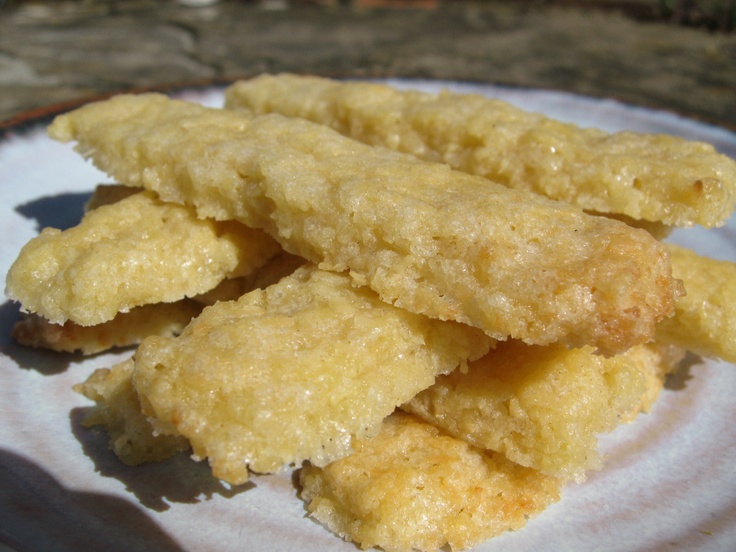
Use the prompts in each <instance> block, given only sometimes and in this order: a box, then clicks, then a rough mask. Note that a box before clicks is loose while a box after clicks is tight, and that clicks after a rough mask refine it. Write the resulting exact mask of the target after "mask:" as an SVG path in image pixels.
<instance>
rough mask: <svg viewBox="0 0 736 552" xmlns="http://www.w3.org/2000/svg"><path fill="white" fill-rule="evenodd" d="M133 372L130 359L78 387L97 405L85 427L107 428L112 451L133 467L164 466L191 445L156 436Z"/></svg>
mask: <svg viewBox="0 0 736 552" xmlns="http://www.w3.org/2000/svg"><path fill="white" fill-rule="evenodd" d="M133 369H134V363H133V360H132V359H128V360H126V361H123V362H121V363H119V364H117V365H115V366H113V367H112V368H109V369H108V368H100V369H98V370H95V371H94V372H93V373H92V375H91V376H90V377H89V378H87V380H86V381H85V382H84V383H81V384H79V385H77V386H75V390H76V391H78V392H79V393H82V394H83V395H85V396H86V397H87V398H89V399H92V400H93V401H96V403H97V405H96V406H94V407H92V409H91V411H90V413H89V414H88V415H87V417H86V418H85V420H84V425H85V426H87V427H92V426H98V425H100V426H103V427H104V428H105V430H106V431H107V432H108V435H109V443H110V449H111V450H112V451H113V452H114V453H115V455H116V456H117V457H118V458H119V459H120V461H121V462H123V463H124V464H127V465H129V466H136V465H139V464H143V463H146V462H160V461H161V460H165V459H166V458H169V457H170V456H173V455H174V454H176V453H177V452H181V451H185V450H188V449H189V442H188V441H187V440H186V439H185V438H184V437H182V436H180V435H158V434H154V431H153V427H152V426H151V423H150V422H149V421H148V419H147V418H146V416H145V415H144V414H143V413H142V412H141V407H140V401H139V400H138V394H137V393H136V390H135V388H134V387H133V382H132V375H133Z"/></svg>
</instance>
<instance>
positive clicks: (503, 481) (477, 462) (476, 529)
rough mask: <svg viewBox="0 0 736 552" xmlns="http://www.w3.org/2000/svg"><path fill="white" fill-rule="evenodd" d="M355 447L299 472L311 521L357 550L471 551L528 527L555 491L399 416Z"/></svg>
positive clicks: (557, 486)
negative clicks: (340, 456)
mask: <svg viewBox="0 0 736 552" xmlns="http://www.w3.org/2000/svg"><path fill="white" fill-rule="evenodd" d="M355 449H356V451H355V453H354V454H352V455H350V456H348V457H346V458H343V459H341V460H337V461H336V462H333V463H331V464H329V465H327V466H325V467H324V468H322V469H320V468H316V467H314V466H306V467H304V468H303V469H302V471H301V474H300V481H301V484H302V491H301V497H302V498H303V499H304V500H305V501H306V502H307V508H308V510H309V513H310V515H311V516H313V517H315V518H316V519H318V520H319V521H321V522H322V523H324V524H325V525H326V526H327V527H328V528H330V529H331V530H332V531H334V532H335V533H337V534H338V535H340V536H341V537H343V538H345V539H349V540H352V541H355V542H356V543H357V544H358V545H359V546H360V547H361V548H363V549H366V548H370V547H373V546H379V547H381V548H382V549H383V550H385V551H387V552H409V551H411V550H423V551H427V552H429V551H436V550H439V549H440V548H442V547H443V546H445V545H449V548H450V549H451V550H463V549H467V548H471V547H473V546H475V545H477V544H480V543H481V542H482V541H484V540H485V539H489V538H491V537H495V536H497V535H500V534H502V533H504V532H506V531H509V530H517V529H520V528H521V527H523V526H524V525H526V522H527V521H528V519H529V518H530V517H533V516H535V515H537V514H539V513H540V512H541V511H543V510H544V509H545V508H546V507H547V506H549V505H550V504H552V503H554V502H556V501H557V500H558V499H559V495H560V490H561V487H562V481H561V480H558V479H555V478H553V477H550V476H545V475H543V474H541V473H539V472H537V471H535V470H531V469H529V468H523V467H521V466H519V465H516V464H513V463H512V462H509V461H508V460H506V459H505V458H504V457H503V456H502V455H500V454H494V453H486V452H484V451H482V450H480V449H478V448H476V447H473V446H472V445H469V444H467V443H466V442H464V441H461V440H459V439H455V438H453V437H450V436H448V435H446V434H443V433H442V432H441V431H440V430H438V429H437V428H436V427H434V426H431V425H429V424H427V423H424V422H421V421H419V419H417V418H414V417H413V416H409V415H407V414H404V413H396V414H394V415H393V416H391V417H389V418H388V419H387V420H386V421H385V422H384V423H383V425H382V427H381V432H380V433H379V434H378V435H377V436H375V437H373V438H371V439H362V440H360V441H358V442H356V444H355Z"/></svg>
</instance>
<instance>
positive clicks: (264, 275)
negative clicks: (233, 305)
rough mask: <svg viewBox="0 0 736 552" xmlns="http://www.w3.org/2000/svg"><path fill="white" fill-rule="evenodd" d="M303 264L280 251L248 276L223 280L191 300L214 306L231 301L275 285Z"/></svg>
mask: <svg viewBox="0 0 736 552" xmlns="http://www.w3.org/2000/svg"><path fill="white" fill-rule="evenodd" d="M305 263H306V261H305V260H304V259H302V258H301V257H297V256H296V255H291V254H290V253H286V252H285V251H281V252H280V253H277V254H276V255H275V256H273V257H272V258H271V259H269V260H268V262H267V263H266V264H265V265H263V266H262V267H260V268H258V269H257V270H255V271H253V272H252V273H251V274H249V275H248V276H241V277H240V278H231V279H229V280H223V281H222V282H220V284H219V285H218V286H217V287H216V288H215V289H213V290H211V291H208V292H206V293H202V294H200V295H195V296H194V297H192V299H193V300H195V301H197V302H199V303H201V304H203V305H214V304H215V303H217V302H218V301H232V300H233V299H238V298H239V297H240V296H241V295H244V294H245V293H248V292H249V291H253V290H254V289H263V288H266V287H268V286H270V285H272V284H275V283H276V282H278V281H279V280H280V279H281V278H283V277H284V276H288V275H289V274H291V273H293V272H294V271H295V270H296V269H297V268H299V267H300V266H302V265H304V264H305Z"/></svg>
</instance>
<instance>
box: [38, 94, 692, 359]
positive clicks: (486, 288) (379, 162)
mask: <svg viewBox="0 0 736 552" xmlns="http://www.w3.org/2000/svg"><path fill="white" fill-rule="evenodd" d="M49 133H50V135H51V136H52V137H54V138H56V139H59V140H63V141H71V140H76V141H77V149H78V150H79V151H80V152H81V153H82V154H83V155H85V156H88V157H90V158H91V159H92V161H93V162H94V163H95V164H96V165H97V166H98V167H99V168H101V169H102V170H104V171H107V172H108V173H109V174H110V175H111V176H113V177H114V178H115V179H116V180H118V181H120V182H124V183H125V184H128V185H132V186H143V187H146V188H150V189H151V190H154V191H155V192H156V193H158V194H160V195H161V197H162V198H163V199H165V200H167V201H173V202H180V203H184V204H189V205H194V206H195V207H196V209H197V212H198V214H199V216H200V217H211V218H214V219H219V220H223V219H234V220H237V221H240V222H242V223H244V224H246V225H249V226H253V227H255V228H263V229H265V230H266V231H267V232H268V233H269V234H270V235H272V236H273V237H274V238H276V239H277V240H278V241H279V242H280V243H281V244H282V246H283V247H284V249H286V250H287V251H289V252H290V253H294V254H297V255H299V256H301V257H304V258H305V259H308V260H310V261H312V262H314V263H318V264H319V265H320V267H321V268H325V269H329V270H333V271H336V272H342V271H349V273H350V275H351V277H352V278H353V280H354V281H355V282H356V283H357V284H359V285H366V284H367V285H369V286H370V287H372V288H373V289H374V290H375V291H376V292H378V294H379V295H380V296H381V297H382V299H384V300H385V301H387V302H389V303H392V304H395V305H397V306H400V307H403V308H405V309H407V310H410V311H412V312H416V313H422V314H426V315H428V316H430V317H433V318H439V319H449V320H456V321H459V322H463V323H467V324H470V325H474V326H476V327H479V328H481V329H483V330H484V331H485V332H486V333H487V334H488V335H490V336H491V337H494V338H501V339H505V338H506V337H508V336H511V337H515V338H518V339H521V340H524V341H525V342H528V343H538V344H544V343H552V342H557V341H560V342H562V343H564V344H566V345H569V346H581V345H586V344H587V345H591V346H594V347H596V348H598V349H599V350H601V351H602V352H605V353H615V352H618V351H622V350H626V349H628V348H629V347H630V346H632V345H634V344H637V343H641V342H645V341H648V340H649V339H650V338H651V337H652V335H653V332H654V327H655V325H656V323H657V322H658V321H659V320H661V319H662V318H663V317H666V316H668V315H669V314H670V313H671V311H672V309H673V305H674V299H675V297H677V296H678V294H679V292H680V286H679V282H678V281H676V280H674V279H673V278H672V277H671V275H670V266H669V260H668V256H667V251H666V250H665V248H664V246H663V245H662V244H660V243H659V242H657V241H656V240H654V239H653V238H652V237H651V236H650V235H649V234H648V233H646V232H644V231H642V230H636V229H632V228H630V227H629V226H627V225H625V224H623V223H621V222H619V221H614V220H609V219H607V218H603V217H593V216H589V215H586V214H584V213H583V212H582V211H580V210H578V209H577V208H575V207H572V206H569V205H567V204H563V203H561V202H554V201H551V200H548V199H546V198H543V197H540V196H538V195H536V194H532V193H530V192H520V191H516V190H511V189H508V188H506V187H504V186H501V185H498V184H494V183H492V182H490V181H488V180H486V179H484V178H481V177H477V176H471V175H468V174H465V173H461V172H456V171H452V170H450V169H449V168H448V167H447V166H446V165H440V164H431V163H426V162H423V161H420V160H418V159H416V158H415V157H413V156H410V155H407V154H401V153H398V152H393V151H389V150H386V149H384V148H377V147H372V146H368V145H365V144H361V143H359V142H356V141H353V140H351V139H349V138H346V137H343V136H341V135H340V134H338V133H337V132H335V131H333V130H331V129H329V128H327V127H325V126H323V125H318V124H315V123H311V122H308V121H305V120H302V119H291V118H287V117H283V116H280V115H266V116H262V117H257V118H253V119H251V118H250V117H249V116H247V115H245V114H240V113H237V112H233V111H225V110H218V109H209V108H205V107H202V106H199V105H195V104H189V103H187V102H183V101H176V100H171V99H169V98H167V97H165V96H162V95H156V94H147V95H140V96H130V95H127V96H126V95H123V96H117V97H115V98H113V99H111V100H108V101H105V102H98V103H95V104H90V105H87V106H85V107H82V108H80V109H78V110H76V111H73V112H71V113H68V114H64V115H61V116H59V117H57V118H56V120H55V121H54V123H53V124H52V125H51V127H50V129H49Z"/></svg>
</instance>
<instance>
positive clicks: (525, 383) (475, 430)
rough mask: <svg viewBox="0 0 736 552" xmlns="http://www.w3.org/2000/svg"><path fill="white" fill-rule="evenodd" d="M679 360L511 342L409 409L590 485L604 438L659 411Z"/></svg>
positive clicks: (651, 349)
mask: <svg viewBox="0 0 736 552" xmlns="http://www.w3.org/2000/svg"><path fill="white" fill-rule="evenodd" d="M677 360H679V358H678V357H674V358H673V357H671V356H670V353H669V351H666V350H665V351H660V350H659V348H658V347H657V346H654V345H641V346H638V347H635V348H633V349H631V350H630V351H627V352H626V353H623V354H620V355H617V356H614V357H610V358H606V357H603V356H601V355H596V354H594V352H593V350H592V349H591V348H589V347H587V348H582V349H567V348H565V347H562V346H560V345H550V346H546V347H539V346H529V345H525V344H523V343H520V342H517V341H508V342H505V343H499V344H498V346H497V347H496V348H495V349H494V350H492V351H491V352H489V353H488V354H487V355H485V356H484V357H483V358H481V359H479V360H477V361H475V362H473V363H470V364H469V365H468V370H467V373H465V372H462V371H460V370H457V371H455V372H453V373H451V374H449V375H446V376H442V377H440V378H438V380H437V383H435V384H434V385H433V386H432V387H430V388H429V389H427V390H425V391H423V392H421V393H419V394H418V395H417V396H416V397H414V398H413V399H412V400H410V401H409V402H408V403H407V404H406V405H404V409H405V410H407V411H409V412H412V413H414V414H416V415H418V416H420V417H421V418H423V419H425V420H426V421H428V422H430V423H432V424H435V425H437V426H438V427H441V428H443V429H444V430H445V431H447V432H448V433H450V434H451V435H454V436H456V437H458V438H461V439H464V440H466V441H468V442H470V443H473V444H474V445H476V446H478V447H481V448H484V449H489V450H494V451H498V452H501V453H503V454H504V455H506V457H507V458H509V459H510V460H512V461H514V462H516V463H518V464H521V465H523V466H528V467H532V468H535V469H538V470H540V471H542V472H544V473H547V474H550V475H554V476H557V477H562V478H565V479H575V480H577V481H582V480H584V479H585V472H586V470H590V469H599V468H600V467H601V465H602V459H601V455H600V453H599V452H598V435H599V434H601V433H604V432H610V431H612V430H613V429H614V428H616V427H617V426H618V425H620V424H621V423H622V422H624V421H628V420H630V419H631V418H632V417H633V415H634V414H635V413H636V412H638V411H639V410H647V409H648V408H649V407H651V404H652V403H653V402H654V399H655V398H656V395H657V393H658V392H659V390H660V389H661V387H662V383H663V378H664V375H665V373H666V372H668V371H671V370H672V369H674V367H675V363H676V361H677Z"/></svg>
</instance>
